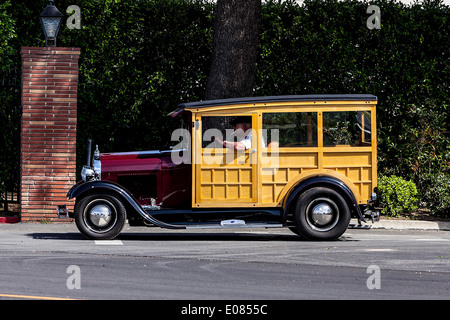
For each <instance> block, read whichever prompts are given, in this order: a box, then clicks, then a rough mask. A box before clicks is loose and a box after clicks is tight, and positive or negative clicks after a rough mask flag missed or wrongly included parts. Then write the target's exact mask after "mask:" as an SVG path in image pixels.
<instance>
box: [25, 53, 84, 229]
mask: <svg viewBox="0 0 450 320" xmlns="http://www.w3.org/2000/svg"><path fill="white" fill-rule="evenodd" d="M21 55H22V110H23V111H22V132H21V166H20V168H21V197H22V198H21V200H22V203H21V219H22V221H36V222H37V221H60V220H59V219H58V216H57V214H56V206H57V205H63V204H68V208H69V210H73V203H69V201H67V197H66V194H67V191H68V190H69V189H70V188H71V187H72V186H73V185H74V184H75V183H76V172H75V171H76V134H77V86H78V58H79V56H80V49H79V48H62V47H22V50H21Z"/></svg>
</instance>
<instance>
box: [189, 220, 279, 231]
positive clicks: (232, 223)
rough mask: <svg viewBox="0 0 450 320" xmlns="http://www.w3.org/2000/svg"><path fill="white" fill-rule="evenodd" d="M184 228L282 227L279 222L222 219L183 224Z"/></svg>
mask: <svg viewBox="0 0 450 320" xmlns="http://www.w3.org/2000/svg"><path fill="white" fill-rule="evenodd" d="M185 227H186V229H229V228H283V225H282V224H281V223H270V222H269V223H267V222H249V223H246V222H245V221H243V220H236V219H231V220H223V221H220V222H215V223H211V222H205V223H201V224H185Z"/></svg>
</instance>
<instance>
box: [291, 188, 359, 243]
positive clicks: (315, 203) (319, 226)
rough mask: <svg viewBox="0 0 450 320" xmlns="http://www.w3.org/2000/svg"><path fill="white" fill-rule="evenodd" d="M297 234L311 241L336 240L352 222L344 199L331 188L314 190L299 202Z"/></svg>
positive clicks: (295, 219)
mask: <svg viewBox="0 0 450 320" xmlns="http://www.w3.org/2000/svg"><path fill="white" fill-rule="evenodd" d="M294 222H295V229H296V231H297V232H296V233H297V234H299V235H301V236H303V237H305V238H307V239H310V240H335V239H337V238H339V237H340V236H341V235H342V234H343V233H344V232H345V231H346V230H347V227H348V224H349V222H350V209H349V208H348V205H347V203H346V201H345V200H344V198H343V197H342V196H341V195H340V194H339V193H337V192H336V191H334V190H332V189H329V188H322V187H317V188H312V189H309V190H307V191H305V192H304V193H303V194H301V195H300V197H299V198H298V200H297V205H296V208H295V212H294Z"/></svg>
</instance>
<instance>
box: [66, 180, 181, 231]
mask: <svg viewBox="0 0 450 320" xmlns="http://www.w3.org/2000/svg"><path fill="white" fill-rule="evenodd" d="M96 192H108V193H112V194H114V195H116V196H118V197H119V198H120V199H121V200H122V201H124V202H125V203H127V204H129V205H130V206H131V207H132V208H133V209H134V210H135V211H136V212H137V213H138V214H139V215H141V216H142V218H144V219H145V220H146V221H148V222H151V223H153V224H154V225H156V226H158V227H161V228H168V229H186V226H183V225H173V224H169V223H165V222H162V221H159V220H157V219H155V218H154V217H153V216H151V215H150V214H148V213H147V211H145V210H144V209H142V207H141V205H140V204H139V203H138V202H137V200H136V199H135V198H134V196H133V195H132V194H131V193H130V192H129V191H128V190H126V189H125V188H123V187H122V186H121V185H119V184H117V183H115V182H111V181H104V180H95V181H87V182H84V181H81V182H78V183H77V184H76V185H74V186H73V187H72V188H71V189H70V190H69V192H68V193H67V197H68V198H69V199H73V198H77V197H82V196H83V195H84V194H95V193H96Z"/></svg>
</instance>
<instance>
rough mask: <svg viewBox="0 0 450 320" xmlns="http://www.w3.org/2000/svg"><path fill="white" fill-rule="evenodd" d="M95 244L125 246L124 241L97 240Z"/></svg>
mask: <svg viewBox="0 0 450 320" xmlns="http://www.w3.org/2000/svg"><path fill="white" fill-rule="evenodd" d="M95 244H97V245H101V246H123V242H122V240H95Z"/></svg>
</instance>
